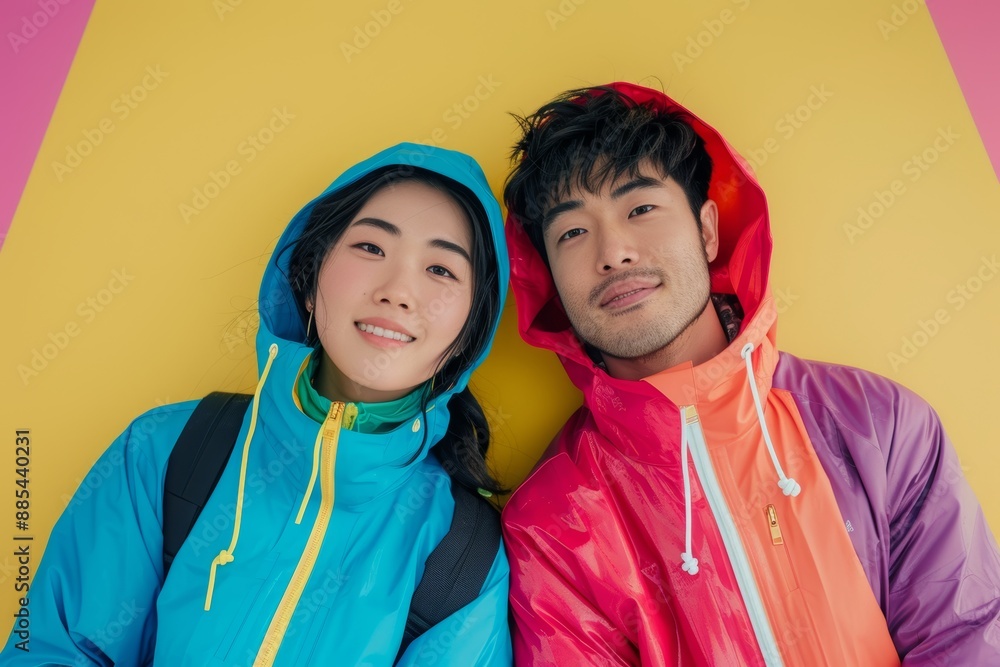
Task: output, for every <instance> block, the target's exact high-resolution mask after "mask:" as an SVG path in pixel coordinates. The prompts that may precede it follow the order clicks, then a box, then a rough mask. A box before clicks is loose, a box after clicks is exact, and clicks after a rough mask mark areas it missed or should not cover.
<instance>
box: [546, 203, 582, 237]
mask: <svg viewBox="0 0 1000 667" xmlns="http://www.w3.org/2000/svg"><path fill="white" fill-rule="evenodd" d="M581 206H583V202H582V201H580V200H579V199H570V200H569V201H564V202H560V203H558V204H556V205H555V206H553V207H552V208H550V209H549V210H548V211H546V212H545V215H543V216H542V234H545V230H547V229H548V228H549V227H550V226H551V225H552V223H553V222H555V221H556V218H558V217H559V216H560V215H562V214H563V213H566V212H567V211H572V210H574V209H578V208H580V207H581Z"/></svg>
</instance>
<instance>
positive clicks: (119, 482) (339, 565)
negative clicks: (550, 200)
mask: <svg viewBox="0 0 1000 667" xmlns="http://www.w3.org/2000/svg"><path fill="white" fill-rule="evenodd" d="M394 164H402V165H413V166H418V167H423V168H426V169H430V170H432V171H436V172H438V173H440V174H443V175H445V176H447V177H449V178H452V179H453V180H456V181H458V182H459V183H462V184H464V185H465V186H466V187H468V188H469V189H470V190H471V191H472V192H473V194H475V195H476V196H477V197H478V198H479V199H480V201H481V202H482V204H483V207H484V209H485V210H486V211H487V214H488V217H489V221H490V226H491V229H490V230H489V231H488V232H487V233H489V234H490V236H491V237H492V238H493V241H494V251H495V252H496V253H497V256H498V257H499V258H501V261H500V262H498V265H499V268H500V275H499V279H498V285H499V290H500V294H501V297H502V296H503V295H504V293H505V291H506V286H507V280H508V271H507V264H506V262H505V261H503V259H504V258H505V257H506V245H505V243H504V237H503V226H502V225H503V220H502V216H501V213H500V207H499V206H498V204H497V202H496V200H495V199H494V198H493V196H492V194H491V192H490V189H489V186H488V184H487V182H486V179H485V177H484V175H483V173H482V171H481V170H480V169H479V167H478V165H477V164H476V163H475V162H474V161H473V160H472V159H471V158H469V157H468V156H465V155H462V154H460V153H456V152H453V151H449V150H443V149H438V148H433V147H427V146H419V145H414V144H400V145H399V146H396V147H393V148H390V149H386V150H385V151H383V152H381V153H379V154H377V155H375V156H373V157H371V158H369V159H368V160H366V161H365V162H363V163H361V164H359V165H356V166H355V167H353V168H351V169H350V170H349V171H347V172H346V173H345V174H343V175H342V176H341V177H340V178H338V179H337V180H336V181H334V183H333V184H332V185H331V186H330V187H329V188H327V190H326V191H325V192H324V193H323V194H322V195H320V196H319V197H317V198H316V199H314V200H313V201H312V202H310V203H309V204H307V205H306V206H305V207H304V208H303V209H302V210H301V211H300V212H299V213H298V214H297V215H296V216H295V217H294V218H293V219H292V221H291V222H290V223H289V225H288V227H287V228H286V230H285V232H284V234H283V235H282V237H281V239H280V240H279V241H278V244H277V246H276V248H275V250H274V253H273V255H272V257H271V260H270V262H269V263H268V265H267V268H266V269H265V273H264V277H263V281H262V284H261V289H260V302H259V309H260V330H259V332H258V336H257V353H258V362H259V372H260V377H261V379H260V383H259V385H258V393H257V396H256V398H255V401H254V404H252V405H251V408H250V410H249V411H248V412H247V415H246V418H245V419H244V422H243V425H242V429H241V432H240V435H239V439H238V440H237V444H236V449H235V450H234V453H233V456H232V457H231V458H230V460H229V463H228V465H227V467H226V469H225V470H224V472H223V474H222V477H221V478H220V480H219V483H218V485H217V486H216V488H215V491H214V493H213V495H212V497H211V498H210V500H209V502H208V504H207V505H206V507H205V509H204V511H203V512H202V514H201V516H200V518H199V519H198V522H197V523H196V524H195V525H194V527H193V528H192V531H191V533H190V535H189V537H188V539H187V541H186V542H185V543H184V545H183V547H182V548H181V550H180V551H179V552H178V554H177V556H176V558H175V560H174V561H173V564H172V565H171V568H170V572H169V576H168V577H167V578H166V581H164V577H163V560H162V559H163V556H162V548H163V547H162V544H163V540H162V532H161V526H162V503H163V484H164V476H165V470H166V465H167V460H168V457H169V455H170V451H171V449H172V447H173V445H174V443H175V442H176V440H177V437H178V435H179V434H180V432H181V429H182V428H183V426H184V424H185V422H186V421H187V419H188V417H189V416H190V415H191V412H192V410H193V409H194V406H195V403H194V402H186V403H180V404H174V405H167V406H164V407H161V408H157V409H155V410H152V411H150V412H148V413H146V414H145V415H143V416H141V417H139V418H138V419H136V420H135V421H134V422H132V424H131V425H130V426H129V428H128V429H127V430H126V431H125V433H123V434H122V435H121V437H119V438H118V439H117V440H116V441H115V442H114V443H113V444H112V445H111V447H110V448H109V449H108V450H107V451H106V452H105V454H104V455H103V456H102V457H101V459H100V460H99V461H98V462H97V463H96V464H95V466H94V468H93V470H92V471H91V473H90V475H88V477H87V481H86V482H85V484H84V485H83V487H81V489H80V491H78V492H77V494H76V495H75V496H74V498H73V500H72V501H71V502H70V504H69V506H68V507H67V509H66V511H65V512H64V513H63V516H62V517H61V518H60V519H59V521H58V523H57V524H56V526H55V528H54V529H53V532H52V535H51V537H50V540H49V543H48V548H47V549H46V551H45V555H44V557H43V559H42V561H41V563H40V566H39V569H38V572H37V574H36V576H35V578H34V580H33V581H32V582H31V590H30V600H31V606H30V612H31V634H30V644H29V646H30V653H29V652H24V651H21V650H19V649H18V648H16V646H15V644H16V643H17V642H18V641H20V639H19V638H18V637H17V636H16V634H15V635H12V636H11V638H10V640H9V641H8V643H7V646H6V648H5V650H4V651H3V653H2V654H0V664H2V665H4V666H5V667H19V666H22V665H25V666H26V665H119V666H123V665H150V664H152V665H156V666H160V665H162V666H164V667H178V666H180V665H251V664H253V665H259V664H264V665H267V664H274V665H279V666H280V665H286V666H289V667H292V666H295V667H298V666H300V665H313V664H329V665H371V666H379V665H382V666H385V667H389V666H390V665H393V663H394V660H395V658H396V654H397V651H398V649H399V645H400V641H401V639H402V636H403V629H404V626H405V623H406V619H407V613H408V610H409V606H410V599H411V597H412V595H413V591H414V588H415V586H416V584H417V583H418V582H419V581H420V578H421V576H422V574H423V570H424V562H425V560H426V558H427V556H428V555H429V554H430V552H431V551H432V550H433V549H434V548H435V547H436V546H437V545H438V543H439V542H440V541H441V538H442V537H443V536H444V535H445V534H446V533H447V531H448V529H449V527H450V525H451V520H452V514H453V511H454V500H453V498H452V494H451V490H450V485H451V480H450V478H449V476H448V474H447V473H446V472H445V470H444V469H443V468H442V466H441V465H440V463H439V462H438V460H437V458H436V457H435V456H432V455H428V454H429V451H430V448H431V447H432V446H433V445H434V444H435V443H437V442H438V441H439V440H440V439H441V438H442V436H443V435H444V434H445V432H446V429H447V426H448V420H449V414H448V407H447V403H448V399H449V397H450V396H451V395H452V394H454V393H455V392H458V391H461V390H462V389H463V388H464V387H465V386H466V384H467V383H468V379H469V376H470V375H471V373H472V370H473V369H474V368H475V367H476V366H478V365H479V364H480V363H481V362H482V361H483V358H485V354H486V352H484V353H483V356H482V357H480V358H479V359H477V360H476V361H475V363H474V364H473V365H472V366H470V368H468V369H467V370H466V371H465V373H464V374H463V375H462V376H461V378H460V379H459V380H458V381H457V382H456V383H455V385H454V386H453V387H451V388H450V389H449V390H448V391H447V392H445V393H444V394H442V395H441V396H439V397H437V398H436V399H434V400H433V401H432V403H431V404H430V405H429V406H428V411H427V412H426V413H424V414H422V415H420V416H419V417H418V418H416V419H414V420H411V421H408V422H406V423H404V424H402V425H401V426H399V427H398V428H396V429H395V430H393V431H391V432H389V433H379V434H365V433H359V432H357V431H352V430H347V429H341V428H340V426H341V419H342V415H343V413H344V412H345V410H344V409H343V408H344V405H343V404H341V403H334V405H333V406H332V407H331V414H330V416H328V417H327V419H326V422H325V423H324V424H323V425H320V424H318V423H317V422H315V421H314V420H313V419H311V418H309V417H307V416H306V415H305V414H304V413H303V412H302V410H301V409H300V407H299V406H298V405H297V397H296V395H295V391H294V388H295V386H296V382H297V378H298V377H299V374H300V373H301V372H302V371H303V369H304V368H305V366H306V363H307V362H308V358H309V355H310V354H311V352H312V349H311V348H309V347H307V346H305V345H304V344H303V342H302V341H303V340H304V339H305V330H304V323H303V320H302V317H301V316H300V314H299V313H298V310H297V308H298V307H297V305H296V303H295V299H294V297H293V295H292V291H291V287H290V285H289V283H288V280H287V279H286V276H287V273H288V272H287V268H288V262H289V259H290V255H291V253H290V252H287V251H286V252H283V251H285V250H287V248H288V247H289V245H290V244H291V243H292V242H293V241H294V240H295V239H296V238H298V237H299V235H300V234H301V232H302V229H303V227H304V225H305V224H306V222H307V221H308V218H309V215H310V212H311V210H312V208H313V205H314V204H315V203H316V202H317V201H318V200H319V199H320V198H321V197H322V196H323V195H326V194H328V193H330V192H332V191H334V190H337V189H339V188H341V187H344V186H345V185H347V184H349V183H351V182H353V181H355V180H357V179H358V178H359V177H361V176H362V175H364V174H366V173H368V172H370V171H372V170H374V169H376V168H379V167H383V166H388V165H394ZM498 321H499V316H498ZM498 321H496V322H493V323H492V327H493V329H492V330H493V333H495V331H496V327H497V324H498ZM241 457H242V458H241ZM223 553H227V554H229V556H231V559H230V558H227V557H226V556H223V555H222V554H223ZM508 579H509V569H508V566H507V559H506V556H505V554H504V550H503V548H502V547H501V548H500V549H499V550H498V553H497V555H496V558H495V560H494V562H493V565H492V568H491V570H490V572H489V574H488V576H487V578H486V581H485V583H484V585H483V588H482V590H481V592H480V594H479V596H478V598H476V599H475V600H474V601H473V602H471V603H470V604H469V605H467V606H466V607H464V608H462V609H460V610H458V611H457V612H455V614H453V615H452V616H450V617H448V618H446V619H445V620H444V621H442V622H441V623H439V624H437V625H435V626H433V627H431V628H430V629H429V630H428V631H427V632H426V633H424V634H423V635H421V636H420V637H419V638H418V639H417V640H415V641H414V642H413V643H412V644H411V645H410V647H409V649H408V650H407V651H406V653H405V654H404V655H403V656H402V658H401V660H400V662H399V663H398V664H399V665H401V666H403V667H412V666H416V665H455V666H456V667H468V666H469V665H495V666H497V667H500V666H504V665H510V664H511V644H510V632H509V629H508V615H507V609H508V607H507V593H508ZM209 598H210V599H209ZM207 601H209V602H210V605H209V609H208V610H206V609H205V607H206V602H207Z"/></svg>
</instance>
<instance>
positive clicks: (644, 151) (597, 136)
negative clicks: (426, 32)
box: [503, 86, 712, 261]
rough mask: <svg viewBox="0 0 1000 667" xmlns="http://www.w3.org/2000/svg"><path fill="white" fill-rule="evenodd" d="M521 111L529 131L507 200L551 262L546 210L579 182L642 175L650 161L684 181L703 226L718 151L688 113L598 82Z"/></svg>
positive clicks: (600, 183)
mask: <svg viewBox="0 0 1000 667" xmlns="http://www.w3.org/2000/svg"><path fill="white" fill-rule="evenodd" d="M514 118H515V120H517V122H518V124H519V125H520V127H521V134H522V136H521V139H520V140H519V141H518V142H517V143H516V144H515V145H514V149H513V151H512V152H511V160H512V161H513V162H514V164H515V167H514V171H512V172H511V174H510V176H508V177H507V182H506V183H505V184H504V193H503V196H504V203H505V204H506V205H507V209H508V211H509V212H511V213H513V214H514V216H516V218H517V220H518V221H519V222H520V223H521V225H522V226H523V227H524V230H525V232H526V233H527V234H528V237H529V238H530V239H531V242H532V243H533V244H534V246H535V248H536V249H538V252H539V253H540V254H541V256H542V257H543V258H546V261H547V257H546V253H545V242H544V239H543V231H544V230H543V227H542V221H543V220H544V218H545V214H546V213H547V212H548V211H549V210H551V209H552V208H553V207H554V206H555V205H556V204H558V203H559V202H560V201H562V200H564V199H566V198H567V197H568V196H569V195H570V192H571V191H572V190H573V189H576V188H579V189H581V190H583V191H585V192H588V193H591V194H594V193H596V192H599V191H600V190H601V189H602V188H603V187H605V186H606V185H607V184H609V183H613V182H615V181H617V180H618V179H620V178H622V177H625V176H627V177H629V178H636V177H638V176H639V167H640V165H641V164H642V163H643V162H644V161H645V160H652V162H653V164H655V165H656V166H657V167H658V168H659V170H660V175H661V176H663V177H670V178H673V179H674V180H675V181H676V182H677V183H678V184H679V185H680V186H681V188H683V190H684V193H685V194H686V195H687V198H688V203H689V204H690V206H691V210H692V211H693V212H694V217H695V220H697V221H698V226H699V229H700V227H701V219H700V213H701V207H702V205H703V204H704V203H705V201H706V200H707V199H708V185H709V181H710V180H711V178H712V158H711V157H710V156H709V155H708V151H707V150H706V149H705V142H704V141H703V140H702V138H701V137H700V136H698V134H697V133H696V132H695V131H694V129H693V128H692V127H691V124H690V122H689V121H688V117H687V115H686V114H684V113H681V112H673V111H665V110H662V109H657V108H655V107H654V106H653V105H652V104H639V103H637V102H636V101H635V100H633V99H632V98H630V97H628V96H627V95H625V94H624V93H622V92H620V91H618V90H615V89H614V88H610V87H608V86H598V87H595V88H581V89H577V90H570V91H567V92H565V93H563V94H562V95H560V96H559V97H557V98H556V99H554V100H552V101H551V102H549V103H548V104H546V105H545V106H543V107H541V108H540V109H539V110H538V111H536V112H535V113H533V114H531V115H529V116H526V117H521V116H517V115H515V116H514Z"/></svg>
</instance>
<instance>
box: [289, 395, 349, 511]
mask: <svg viewBox="0 0 1000 667" xmlns="http://www.w3.org/2000/svg"><path fill="white" fill-rule="evenodd" d="M330 409H331V410H332V409H333V405H331V406H330ZM357 417H358V406H356V405H355V404H354V403H348V404H347V405H346V406H344V419H343V421H342V422H341V424H342V426H343V427H344V428H346V429H350V428H351V427H353V426H354V421H355V419H357ZM322 445H323V428H322V427H320V429H319V432H318V433H317V434H316V442H315V443H314V444H313V464H312V472H311V473H310V474H309V482H308V483H307V484H306V493H305V495H304V496H302V504H301V505H300V506H299V513H298V514H297V515H296V516H295V523H296V524H300V523H302V516H303V515H304V514H305V512H306V506H307V505H308V504H309V498H310V497H312V492H313V487H314V486H316V477H317V475H318V473H319V453H320V449H321V448H322Z"/></svg>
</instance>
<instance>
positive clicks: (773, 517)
mask: <svg viewBox="0 0 1000 667" xmlns="http://www.w3.org/2000/svg"><path fill="white" fill-rule="evenodd" d="M764 513H765V514H767V526H768V528H770V529H771V542H772V543H773V544H784V543H785V540H784V539H783V538H782V537H781V526H779V525H778V513H777V512H775V511H774V505H768V506H767V507H766V508H765V509H764Z"/></svg>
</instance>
